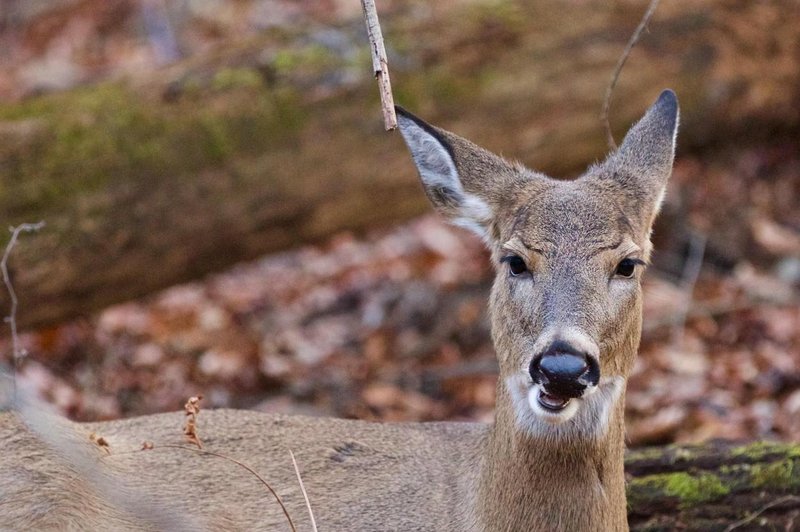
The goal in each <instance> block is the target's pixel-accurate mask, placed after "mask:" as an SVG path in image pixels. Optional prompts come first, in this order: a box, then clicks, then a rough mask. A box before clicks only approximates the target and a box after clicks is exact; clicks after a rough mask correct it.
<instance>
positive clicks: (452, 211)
mask: <svg viewBox="0 0 800 532" xmlns="http://www.w3.org/2000/svg"><path fill="white" fill-rule="evenodd" d="M397 124H398V126H399V128H400V133H402V135H403V140H405V142H406V145H407V146H408V149H409V151H410V152H411V157H412V158H413V159H414V163H415V164H416V166H417V170H418V171H419V176H420V179H421V181H422V185H423V187H424V189H425V194H427V196H428V198H429V199H430V200H431V203H433V206H434V207H435V208H436V210H437V211H439V212H440V213H441V214H443V215H445V216H446V217H447V218H449V219H450V221H451V222H452V223H454V224H456V225H460V226H462V227H466V228H467V229H471V230H472V231H474V232H475V233H477V234H478V235H480V236H481V237H483V238H484V239H485V240H486V241H487V243H488V242H489V241H490V239H489V234H490V225H491V222H492V219H493V217H494V214H495V213H494V208H493V207H494V205H496V204H497V203H498V201H499V196H502V195H503V193H504V191H505V190H507V189H508V188H509V187H510V185H509V183H512V182H514V181H515V180H517V179H519V178H518V172H517V171H516V170H515V169H514V168H513V167H512V165H510V164H509V163H507V162H506V161H504V160H503V159H502V158H500V157H498V156H497V155H494V154H492V153H490V152H488V151H486V150H484V149H483V148H480V147H479V146H476V145H475V144H473V143H471V142H470V141H468V140H466V139H463V138H461V137H459V136H458V135H454V134H453V133H450V132H448V131H445V130H443V129H440V128H437V127H434V126H431V125H430V124H428V123H426V122H424V121H423V120H422V119H420V118H418V117H416V116H414V115H413V114H411V113H409V112H408V111H406V110H405V109H402V108H401V107H398V108H397Z"/></svg>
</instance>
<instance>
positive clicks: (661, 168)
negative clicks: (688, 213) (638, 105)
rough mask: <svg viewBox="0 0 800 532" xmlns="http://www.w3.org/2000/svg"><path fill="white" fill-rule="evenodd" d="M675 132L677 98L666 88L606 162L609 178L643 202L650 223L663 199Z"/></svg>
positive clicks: (640, 202) (673, 153)
mask: <svg viewBox="0 0 800 532" xmlns="http://www.w3.org/2000/svg"><path fill="white" fill-rule="evenodd" d="M677 133H678V98H677V97H676V96H675V93H674V92H672V91H671V90H669V89H667V90H665V91H663V92H662V93H661V95H660V96H659V97H658V100H656V102H655V103H654V104H653V105H652V106H651V107H650V109H648V111H647V113H645V115H644V117H642V119H641V120H639V122H638V123H636V125H634V126H633V127H632V128H631V129H630V131H628V134H627V135H625V140H623V141H622V145H621V146H620V147H619V150H617V152H616V153H614V154H612V155H611V156H610V157H609V159H608V161H607V163H606V167H607V169H608V170H610V171H611V175H613V176H614V177H613V178H614V179H615V180H616V181H618V182H619V183H620V184H621V185H622V186H623V188H624V189H625V190H626V191H628V192H630V193H631V194H633V195H634V196H635V197H636V199H637V202H638V203H639V204H641V205H644V206H646V207H645V209H646V212H645V213H643V214H644V215H645V218H646V219H645V221H646V222H647V223H652V220H653V219H654V218H655V215H656V214H658V210H659V208H660V207H661V201H662V200H663V199H664V192H665V191H666V187H667V180H668V179H669V176H670V174H671V173H672V162H673V160H674V159H675V138H676V135H677ZM648 218H649V219H648Z"/></svg>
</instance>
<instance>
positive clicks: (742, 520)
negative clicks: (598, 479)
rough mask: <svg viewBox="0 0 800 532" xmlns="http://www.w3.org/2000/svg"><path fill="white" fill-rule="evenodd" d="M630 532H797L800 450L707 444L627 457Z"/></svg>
mask: <svg viewBox="0 0 800 532" xmlns="http://www.w3.org/2000/svg"><path fill="white" fill-rule="evenodd" d="M625 472H626V474H627V476H628V520H629V523H630V527H631V530H633V531H642V532H644V531H648V532H656V531H664V532H666V531H672V530H691V531H698V532H699V531H703V532H714V531H718V532H723V531H726V532H727V531H729V530H741V531H745V530H798V529H800V445H798V444H791V445H788V444H778V443H755V444H750V445H734V444H731V443H720V442H711V443H707V444H704V445H696V446H678V445H673V446H669V447H664V448H645V449H638V450H633V451H630V452H629V453H628V456H627V458H626V461H625Z"/></svg>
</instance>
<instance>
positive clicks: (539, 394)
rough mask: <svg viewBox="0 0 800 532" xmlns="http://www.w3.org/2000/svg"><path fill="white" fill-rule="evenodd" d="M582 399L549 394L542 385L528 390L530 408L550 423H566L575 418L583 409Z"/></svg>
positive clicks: (535, 385) (536, 385)
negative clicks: (581, 408)
mask: <svg viewBox="0 0 800 532" xmlns="http://www.w3.org/2000/svg"><path fill="white" fill-rule="evenodd" d="M582 402H583V399H582V398H581V397H572V398H570V397H559V396H557V395H552V394H550V393H548V392H547V391H546V390H545V389H544V388H543V387H542V386H541V385H539V384H534V385H533V386H531V387H530V389H529V390H528V406H529V407H530V409H531V410H532V411H533V412H534V414H536V415H537V416H539V417H540V418H542V419H543V420H544V421H546V422H548V423H553V424H558V423H564V422H567V421H569V420H570V419H572V418H573V417H575V414H577V413H578V410H579V409H580V407H581V403H582Z"/></svg>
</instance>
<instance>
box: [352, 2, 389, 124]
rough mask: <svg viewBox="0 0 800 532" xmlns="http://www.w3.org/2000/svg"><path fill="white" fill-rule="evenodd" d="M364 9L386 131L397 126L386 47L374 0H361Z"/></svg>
mask: <svg viewBox="0 0 800 532" xmlns="http://www.w3.org/2000/svg"><path fill="white" fill-rule="evenodd" d="M361 8H362V9H363V10H364V20H365V21H366V23H367V35H368V36H369V44H370V51H371V52H372V70H373V72H374V73H375V77H376V78H377V80H378V89H379V90H380V93H381V107H382V108H383V125H384V127H385V128H386V131H391V130H393V129H396V128H397V116H396V115H395V113H394V97H392V84H391V82H390V81H389V64H388V61H387V60H386V49H385V48H384V46H383V34H382V33H381V24H380V22H379V21H378V11H377V9H376V8H375V0H361Z"/></svg>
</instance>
